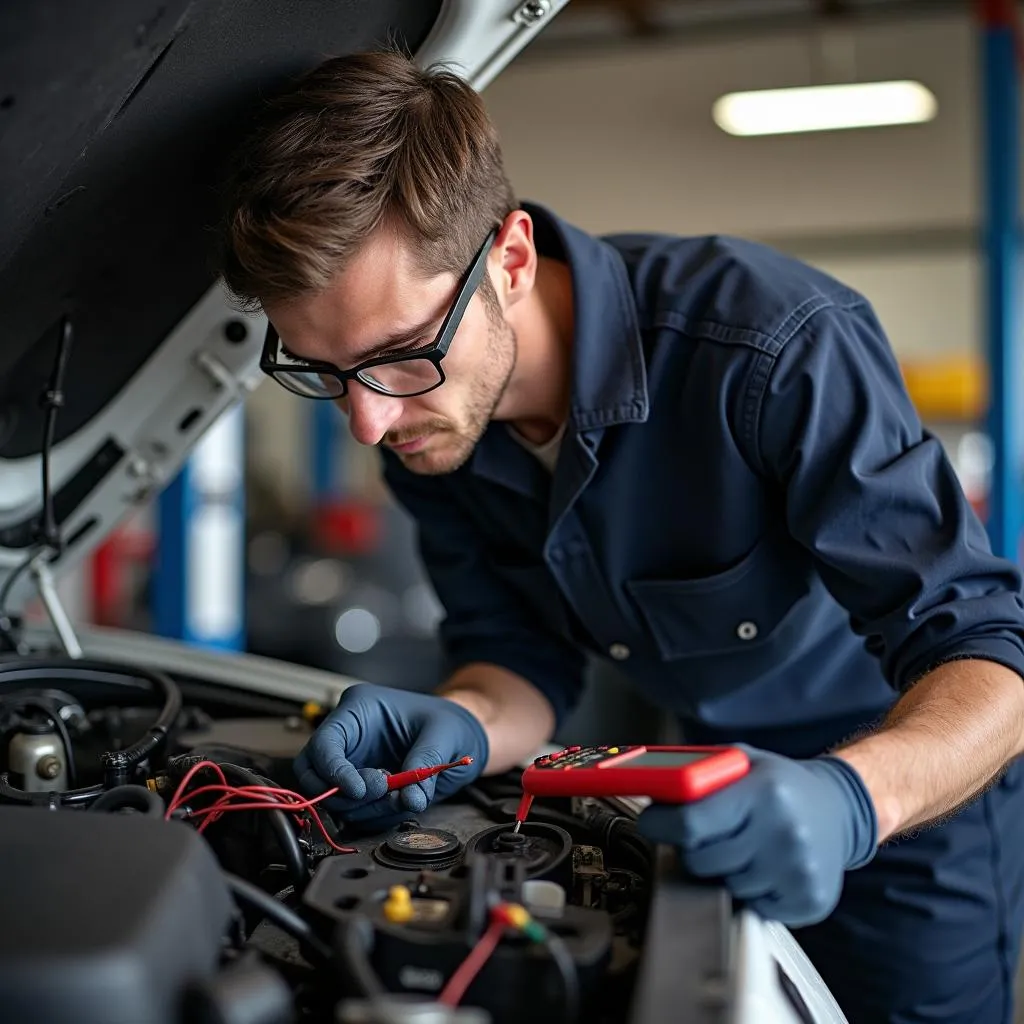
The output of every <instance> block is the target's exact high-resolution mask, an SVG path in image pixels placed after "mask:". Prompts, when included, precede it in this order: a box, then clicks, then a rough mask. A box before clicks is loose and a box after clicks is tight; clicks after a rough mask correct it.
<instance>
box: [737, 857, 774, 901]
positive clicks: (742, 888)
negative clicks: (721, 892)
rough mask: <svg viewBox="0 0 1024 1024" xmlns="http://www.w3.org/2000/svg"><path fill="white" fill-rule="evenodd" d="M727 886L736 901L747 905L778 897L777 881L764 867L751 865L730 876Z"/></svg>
mask: <svg viewBox="0 0 1024 1024" xmlns="http://www.w3.org/2000/svg"><path fill="white" fill-rule="evenodd" d="M725 884H726V887H727V888H728V890H729V892H731V893H732V895H733V898H734V899H737V900H743V901H744V902H745V903H754V902H756V901H758V900H764V899H767V898H769V897H773V898H775V897H777V888H778V887H777V884H776V879H775V878H772V877H771V876H770V875H769V874H766V872H765V871H764V869H763V866H761V865H758V864H751V865H750V866H749V867H746V868H743V869H742V870H740V871H737V872H736V873H735V874H732V875H729V876H728V877H727V878H726V880H725Z"/></svg>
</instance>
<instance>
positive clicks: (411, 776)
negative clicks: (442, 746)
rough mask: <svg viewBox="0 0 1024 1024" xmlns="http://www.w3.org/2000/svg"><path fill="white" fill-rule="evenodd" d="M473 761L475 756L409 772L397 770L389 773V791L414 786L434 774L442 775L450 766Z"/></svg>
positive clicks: (456, 766) (453, 766)
mask: <svg viewBox="0 0 1024 1024" xmlns="http://www.w3.org/2000/svg"><path fill="white" fill-rule="evenodd" d="M472 763H473V758H471V757H460V758H459V759H458V761H450V762H449V763H448V764H438V765H434V766H433V767H432V768H413V769H411V770H410V771H407V772H395V774H394V775H388V792H389V793H390V792H391V791H392V790H394V789H402V787H403V786H412V785H413V784H415V783H417V782H422V781H423V780H424V779H429V778H430V777H431V776H434V775H440V774H441V772H446V771H448V769H449V768H458V767H460V766H461V765H464V764H472Z"/></svg>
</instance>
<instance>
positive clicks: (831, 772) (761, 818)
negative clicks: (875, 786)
mask: <svg viewBox="0 0 1024 1024" xmlns="http://www.w3.org/2000/svg"><path fill="white" fill-rule="evenodd" d="M743 749H744V750H745V751H746V752H747V755H748V756H749V758H750V761H751V767H750V771H749V772H748V773H747V775H746V776H744V777H743V778H742V779H740V780H739V781H738V782H734V783H732V784H731V785H729V786H726V787H725V789H722V790H719V791H718V792H717V793H713V794H712V795H711V796H708V797H705V798H704V799H702V800H698V801H696V802H695V803H692V804H685V805H672V806H669V805H666V804H656V805H652V806H650V807H648V808H647V809H646V810H644V812H643V813H642V814H641V815H640V819H639V821H638V822H637V826H638V828H639V829H640V831H641V832H643V833H644V834H645V835H646V836H648V837H649V838H650V839H653V840H655V841H656V842H662V843H671V844H673V845H675V846H677V847H679V850H680V856H681V859H682V862H683V865H684V867H685V868H686V869H687V870H688V871H690V872H691V873H692V874H694V875H697V876H698V877H701V878H719V879H722V880H723V882H724V884H725V885H726V887H727V888H728V889H729V891H730V892H731V893H732V895H733V896H734V897H735V898H736V899H738V900H743V901H744V902H745V903H746V904H747V905H748V906H749V907H751V909H753V910H755V911H757V912H758V913H759V914H760V915H761V916H762V917H766V918H770V919H771V920H775V921H781V922H782V923H783V924H788V925H794V926H799V925H807V924H814V923H816V922H818V921H821V920H823V919H824V918H826V917H828V915H829V914H830V913H831V912H832V910H833V909H834V908H835V905H836V903H837V902H838V901H839V894H840V892H841V891H842V887H843V873H844V872H845V871H847V870H848V869H851V868H859V867H862V866H863V865H864V864H867V862H868V861H870V860H871V858H872V857H873V856H874V854H875V847H876V844H877V836H878V822H877V820H876V818H875V809H874V805H873V804H872V802H871V797H870V796H869V795H868V791H867V788H866V787H865V785H864V782H863V780H862V779H861V777H860V775H859V774H858V773H857V772H856V771H855V770H854V769H853V768H852V767H851V766H850V765H849V764H847V763H846V762H845V761H843V760H841V759H840V758H838V757H831V756H823V757H816V758H813V759H811V760H807V761H794V760H792V759H790V758H788V757H782V756H781V755H779V754H771V753H768V752H767V751H764V750H752V749H750V748H749V747H743Z"/></svg>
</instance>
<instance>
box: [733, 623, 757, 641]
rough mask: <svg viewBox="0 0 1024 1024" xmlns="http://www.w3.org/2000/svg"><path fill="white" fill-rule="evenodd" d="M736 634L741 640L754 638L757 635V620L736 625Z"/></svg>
mask: <svg viewBox="0 0 1024 1024" xmlns="http://www.w3.org/2000/svg"><path fill="white" fill-rule="evenodd" d="M736 635H737V636H738V637H739V638H740V639H741V640H753V639H754V638H755V637H756V636H757V623H756V622H749V621H748V622H741V623H740V624H739V625H738V626H737V627H736Z"/></svg>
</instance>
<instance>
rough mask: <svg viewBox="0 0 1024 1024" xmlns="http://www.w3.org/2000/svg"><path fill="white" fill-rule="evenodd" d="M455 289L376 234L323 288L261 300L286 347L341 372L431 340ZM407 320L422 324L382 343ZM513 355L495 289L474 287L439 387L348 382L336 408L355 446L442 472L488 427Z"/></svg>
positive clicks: (403, 247)
mask: <svg viewBox="0 0 1024 1024" xmlns="http://www.w3.org/2000/svg"><path fill="white" fill-rule="evenodd" d="M481 241H482V239H481ZM486 283H487V282H486V281H485V282H484V285H485V286H486ZM458 286H459V278H458V276H457V275H455V274H444V275H440V276H436V277H424V275H423V273H422V270H421V269H420V268H419V266H418V265H417V262H416V259H415V253H414V250H413V248H412V246H411V245H410V244H409V243H407V242H406V241H405V240H404V239H402V238H400V237H399V236H398V235H397V234H396V233H394V232H391V231H383V230H382V231H379V232H377V233H376V234H375V235H374V236H373V237H372V238H371V239H370V240H369V241H368V242H367V243H366V244H365V245H364V246H363V249H362V250H361V251H360V252H359V254H358V255H357V256H356V258H355V259H354V260H353V261H352V262H351V264H350V265H349V266H348V267H347V268H346V269H345V270H344V271H343V272H342V273H341V274H339V275H338V276H337V277H336V278H335V280H334V281H332V283H331V284H330V286H329V287H328V288H327V289H326V290H325V291H323V292H322V293H320V294H318V295H314V296H303V297H301V298H299V299H296V300H292V301H289V302H285V303H268V304H267V309H266V312H267V315H268V316H269V317H270V320H271V322H272V323H273V324H274V327H275V328H276V329H277V332H278V334H279V335H280V337H281V341H282V343H283V344H284V345H285V346H286V347H287V349H288V350H289V351H290V352H291V353H293V354H294V355H296V356H298V357H300V358H302V359H308V360H315V361H320V362H329V363H332V364H333V365H335V366H338V367H339V368H341V369H346V370H347V369H350V368H352V367H353V366H356V365H357V364H358V363H360V362H363V361H364V360H365V359H367V358H370V357H373V356H379V355H386V354H395V355H397V354H401V353H404V352H406V351H409V352H412V351H414V350H415V349H419V348H425V347H427V346H429V345H432V344H433V342H434V339H435V337H436V335H437V333H438V331H439V330H440V327H441V323H442V321H443V320H444V318H445V316H446V314H447V313H448V310H449V308H450V307H451V305H452V303H453V302H454V300H455V296H456V294H457V292H458ZM416 326H420V327H422V330H421V331H416V332H415V333H414V335H413V336H412V337H411V338H408V339H405V338H403V340H401V341H400V342H395V343H390V342H389V340H388V339H391V338H394V337H396V336H398V335H404V334H406V333H408V331H409V329H410V328H412V327H416ZM515 359H516V338H515V333H514V332H513V330H512V328H511V327H510V326H509V324H508V323H507V322H506V321H505V318H504V317H503V315H502V313H501V310H500V308H498V305H497V299H496V296H495V295H494V293H493V292H491V293H490V295H487V294H486V292H485V287H481V288H479V289H478V290H477V293H476V295H474V297H473V299H472V301H471V302H470V304H469V306H468V308H467V309H466V312H465V315H464V316H463V318H462V322H461V324H460V325H459V327H458V330H457V331H456V333H455V336H454V338H453V339H452V342H451V345H450V347H449V349H448V353H447V355H446V356H445V358H444V360H443V362H442V364H441V365H442V367H443V369H444V374H445V382H444V383H443V384H442V385H441V386H440V387H439V388H436V389H435V390H433V391H431V392H428V393H427V394H425V395H418V396H415V397H413V398H394V397H390V396H388V395H382V394H378V393H377V392H375V391H372V390H370V389H369V388H367V387H365V386H364V385H362V384H360V383H359V382H358V381H350V382H349V385H348V394H347V395H346V396H345V397H344V398H341V399H339V400H338V405H339V406H340V407H341V409H342V410H343V411H344V413H345V414H346V415H347V416H348V420H349V428H350V430H351V432H352V436H353V437H354V438H355V439H356V440H357V441H359V442H360V443H361V444H366V445H370V444H381V445H383V446H385V447H387V448H390V449H391V450H392V451H394V452H395V453H396V454H397V455H398V456H399V458H400V459H401V460H402V462H403V463H404V464H405V466H406V467H407V468H408V469H410V470H412V471H413V472H416V473H424V474H431V475H433V474H438V473H450V472H452V471H453V470H455V469H458V467H459V466H461V465H462V464H463V463H464V462H465V461H466V460H467V459H468V458H469V456H470V454H471V453H472V451H473V448H474V446H475V445H476V443H477V441H479V439H480V437H481V436H482V435H483V433H484V431H485V430H486V429H487V425H488V423H489V422H490V419H491V417H492V415H493V414H494V411H495V409H496V408H497V406H498V403H499V402H500V400H501V397H502V395H503V393H504V391H505V387H506V385H507V383H508V380H509V377H510V376H511V373H512V369H513V367H514V365H515Z"/></svg>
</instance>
